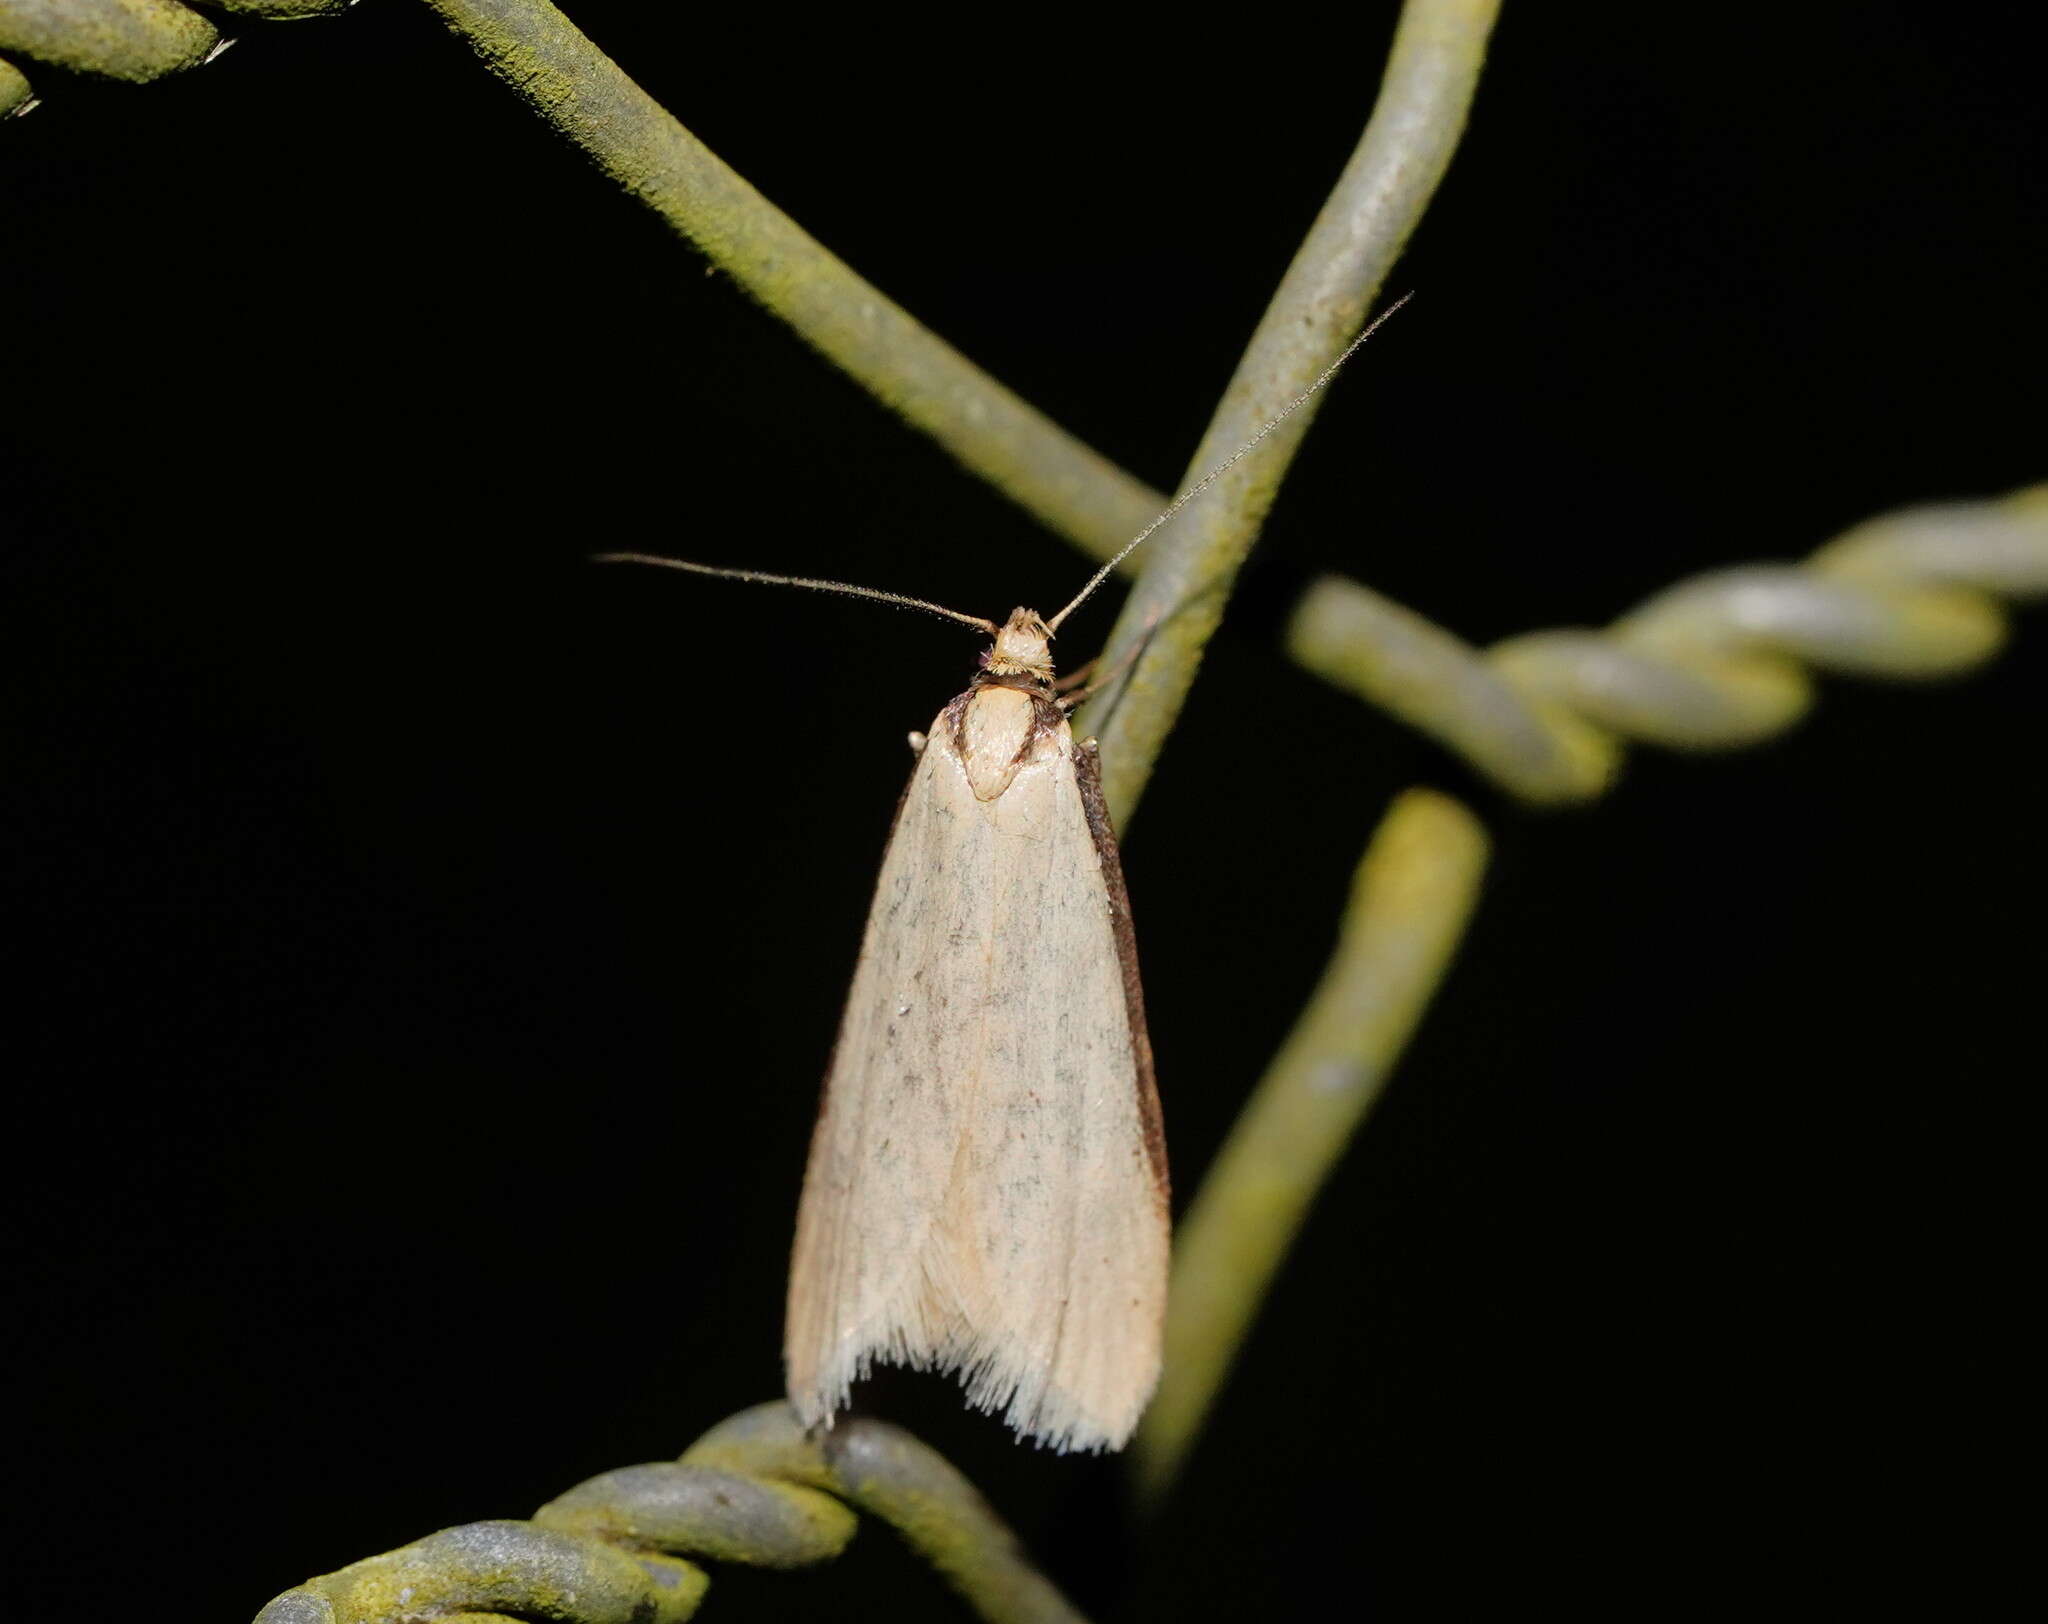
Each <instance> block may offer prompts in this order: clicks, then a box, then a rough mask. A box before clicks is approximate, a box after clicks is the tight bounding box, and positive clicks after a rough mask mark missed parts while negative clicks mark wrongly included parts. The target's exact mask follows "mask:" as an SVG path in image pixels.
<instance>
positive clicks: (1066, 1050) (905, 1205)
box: [600, 300, 1405, 1451]
mask: <svg viewBox="0 0 2048 1624" xmlns="http://www.w3.org/2000/svg"><path fill="white" fill-rule="evenodd" d="M1401 302H1405V300H1403V301H1401ZM1399 307H1400V304H1399V303H1396V304H1395V305H1393V306H1391V307H1389V309H1388V310H1387V311H1385V312H1384V313H1382V315H1381V316H1380V317H1379V318H1378V319H1377V320H1376V321H1374V322H1373V323H1372V324H1371V325H1370V326H1368V327H1367V328H1366V329H1365V330H1364V331H1363V332H1361V333H1360V334H1359V335H1358V337H1357V338H1356V339H1354V340H1353V341H1352V343H1351V344H1350V346H1349V347H1347V348H1346V349H1345V351H1344V352H1343V354H1342V355H1340V356H1339V357H1338V358H1337V360H1336V361H1335V362H1334V363H1332V365H1331V366H1330V367H1329V368H1328V369H1327V370H1326V371H1325V372H1324V373H1323V374H1322V376H1321V377H1319V378H1318V379H1317V380H1316V381H1315V382H1314V383H1313V384H1311V385H1310V386H1309V387H1308V388H1307V389H1305V390H1303V391H1302V393H1301V394H1300V395H1298V396H1297V397H1296V398H1295V399H1294V400H1293V401H1292V402H1291V403H1289V404H1288V406H1286V407H1285V408H1284V409H1283V410H1282V411H1280V412H1279V413H1277V414H1276V415H1275V416H1274V417H1273V418H1272V419H1271V420H1270V421H1268V422H1267V423H1266V424H1265V425H1264V427H1262V428H1261V429H1260V430H1259V431H1258V433H1257V434H1255V435H1254V436H1253V437H1252V438H1251V439H1250V440H1248V441H1247V442H1246V443H1245V444H1244V445H1243V446H1242V447H1240V448H1239V450H1238V451H1237V452H1236V453H1235V454H1233V455H1232V456H1231V457H1230V458H1229V459H1227V460H1226V461H1225V462H1223V463H1221V464H1220V465H1218V466H1217V467H1216V468H1215V469H1213V470H1211V471H1210V472H1209V473H1208V474H1207V475H1205V476H1204V477H1203V478H1202V479H1201V480H1199V481H1197V482H1196V483H1195V484H1193V485H1191V486H1189V487H1188V488H1187V489H1186V490H1185V491H1183V492H1182V493H1181V494H1180V495H1179V496H1178V497H1176V498H1175V499H1174V501H1173V502H1172V504H1171V505H1170V506H1168V507H1167V509H1166V510H1165V511H1164V512H1163V513H1161V514H1160V515H1159V517H1158V518H1157V519H1155V520H1154V521H1153V522H1152V523H1151V524H1150V525H1148V526H1146V528H1145V529H1144V530H1143V531H1141V532H1140V533H1139V534H1138V535H1137V536H1136V537H1135V538H1133V539H1132V540H1131V541H1130V542H1129V543H1128V544H1126V545H1125V546H1124V548H1123V549H1122V550H1121V551H1120V552H1119V553H1118V554H1117V555H1116V557H1115V558H1113V559H1111V560H1110V562H1109V563H1107V564H1105V565H1103V566H1102V568H1101V569H1100V570H1099V571H1097V572H1096V574H1095V575H1094V576H1093V577H1092V578H1091V579H1090V580H1089V582H1088V583H1087V585H1086V586H1084V587H1083V588H1082V589H1081V591H1080V593H1079V594H1077V595H1076V596H1075V598H1074V599H1073V601H1072V602H1070V603H1069V604H1068V605H1067V606H1066V607H1065V608H1064V609H1062V610H1060V611H1059V613H1058V614H1055V615H1052V616H1050V617H1042V616H1040V615H1039V614H1037V613H1036V612H1035V611H1033V610H1030V609H1022V608H1020V609H1017V610H1014V611H1013V612H1012V613H1011V615H1010V617H1009V618H1008V619H1007V620H1006V621H1004V622H1003V623H1002V624H1001V625H1000V626H999V625H997V624H996V623H995V622H993V621H990V620H985V619H982V618H980V617H979V616H975V615H966V614H961V613H960V612H959V611H957V610H953V609H947V608H944V607H942V606H941V605H939V604H936V603H930V602H927V601H925V600H923V599H920V598H910V597H905V596H902V595H900V594H897V593H892V592H882V591H878V590H876V589H874V588H871V587H862V586H852V585H849V584H847V583H845V582H841V581H820V580H811V579H806V578H803V577H796V576H784V575H770V574H767V573H764V572H761V571H757V570H743V569H727V568H722V567H718V566H714V565H708V564H696V563H690V562H687V561H685V560H682V559H675V558H667V557H662V556H658V555H654V554H645V553H606V554H602V555H600V561H602V562H611V563H640V564H653V565H658V566H661V567H664V568H670V569H680V570H686V571H689V572H691V573H694V574H701V575H713V576H720V577H724V578H727V579H735V580H742V581H755V582H762V583H766V584H771V585H781V586H798V587H805V588H809V589H812V590H816V591H825V592H838V593H844V594H847V595H850V596H854V597H863V598H873V599H877V600H879V601H881V602H885V603H893V604H898V605H903V606H906V607H910V608H915V609H922V610H926V611H928V612H930V613H932V614H936V615H940V616H944V617H945V618H948V619H951V620H956V621H960V622H963V623H965V624H967V625H969V626H973V627H975V628H977V629H978V630H980V631H982V632H983V633H985V634H986V635H988V636H989V637H990V638H991V639H992V641H991V643H990V646H989V648H988V649H987V650H986V651H985V652H984V653H983V654H982V656H981V661H980V667H979V669H978V670H977V672H976V673H975V675H974V678H973V681H972V682H971V684H970V685H969V687H968V688H967V690H966V691H965V692H964V693H961V694H959V695H958V696H956V697H955V698H954V699H953V700H951V701H950V702H949V703H948V704H947V705H946V706H945V708H944V709H942V710H941V711H940V712H939V714H938V716H937V717H936V718H935V719H934V720H933V722H932V724H931V726H930V728H929V730H928V731H927V732H924V733H913V734H912V735H911V736H910V737H911V745H912V748H913V750H914V751H915V752H916V757H917V761H916V766H915V767H914V768H913V770H912V773H911V777H910V783H909V785H908V786H907V787H906V789H905V790H904V792H903V797H902V800H901V801H900V802H899V803H898V806H897V810H896V821H895V827H894V829H893V830H892V832H891V834H890V836H889V844H888V847H887V850H886V853H885V855H884V857H883V859H882V870H881V875H880V878H879V880H878V881H877V884H876V887H875V897H874V902H873V905H872V907H871V909H870V911H869V914H868V920H867V927H866V931H865V933H864V935H863V937H862V941H861V949H860V958H859V960H858V963H857V965H856V967H855V970H854V976H853V986H852V989H851V990H850V992H849V993H848V995H847V1002H846V1008H845V1012H844V1014H843V1016H842V1018H841V1022H840V1027H839V1037H838V1042H837V1044H836V1045H835V1047H834V1050H833V1056H832V1062H831V1065H830V1068H829V1070H828V1072H827V1075H826V1079H825V1086H824V1093H823V1097H822V1100H821V1103H820V1106H819V1113H818V1121H817V1126H816V1128H815V1130H814V1131H813V1134H812V1138H811V1149H810V1159H809V1164H808V1166H807V1169H806V1171H805V1175H804V1187H803V1196H802V1200H801V1202H800V1204H799V1207H798V1212H797V1226H796V1244H795V1248H794V1251H793V1253H792V1257H791V1262H790V1275H789V1297H788V1311H787V1316H786V1320H785V1326H784V1340H783V1363H784V1369H785V1375H786V1379H787V1386H788V1392H789V1399H790V1403H791V1404H792V1405H793V1406H794V1407H795V1410H796V1412H797V1414H798V1416H799V1417H800V1418H801V1419H802V1421H803V1422H804V1424H805V1425H806V1426H807V1427H825V1426H830V1425H831V1423H832V1420H833V1417H834V1416H835V1415H836V1414H837V1413H838V1412H839V1411H841V1410H842V1409H844V1408H845V1407H846V1405H847V1403H848V1401H849V1399H850V1397H851V1393H852V1388H853V1385H854V1383H856V1382H857V1381H859V1380H861V1379H862V1378H863V1377H865V1376H866V1375H868V1373H869V1372H870V1370H871V1369H872V1367H873V1366H874V1365H876V1364H878V1363H886V1364H898V1365H908V1366H910V1367H912V1368H914V1369H919V1370H926V1369H936V1370H948V1371H956V1372H957V1373H958V1374H959V1378H960V1380H961V1382H962V1384H963V1385H964V1386H965V1388H966V1393H967V1400H968V1402H969V1403H970V1404H972V1405H974V1406H976V1407H977V1408H980V1409H983V1410H1001V1411H1002V1412H1003V1416H1004V1419H1005V1420H1006V1421H1007V1422H1008V1423H1009V1425H1010V1426H1011V1427H1013V1428H1014V1429H1015V1430H1016V1431H1017V1433H1018V1434H1019V1436H1020V1437H1022V1438H1028V1439H1031V1440H1034V1441H1036V1442H1038V1443H1040V1444H1042V1445H1047V1446H1050V1447H1051V1448H1053V1449H1055V1450H1062V1451H1064V1450H1100V1449H1119V1448H1121V1447H1122V1446H1123V1445H1124V1444H1125V1443H1126V1442H1128V1441H1129V1439H1130V1437H1131V1434H1132V1432H1133V1431H1134V1430H1135V1429H1136V1427H1137V1424H1138V1419H1139V1416H1140V1415H1141V1414H1142V1413H1143V1411H1144V1408H1145V1405H1146V1402H1147V1401H1148V1400H1149V1399H1150V1397H1151V1395H1152V1391H1153V1388H1154V1387H1155V1386H1156V1385H1157V1383H1158V1380H1159V1371H1160V1357H1161V1341H1162V1330H1163V1325H1164V1320H1165V1313H1166V1281H1167V1264H1168V1248H1169V1223H1168V1179H1167V1166H1166V1144H1165V1138H1164V1135H1163V1131H1162V1128H1161V1123H1160V1110H1159V1094H1158V1089H1157V1086H1156V1083H1155V1081H1154V1077H1153V1068H1152V1046H1151V1042H1150V1039H1149V1038H1148V1036H1147V1033H1146V1028H1145V1011H1144V997H1143V993H1142V991H1141V988H1140V983H1139V978H1138V962H1137V950H1136V945H1135V942H1134V939H1133V935H1132V928H1131V909H1130V902H1129V898H1128V896H1127V894H1126V892H1125V888H1124V879H1123V869H1122V864H1121V862H1120V860H1119V858H1118V854H1117V844H1116V836H1115V834H1114V832H1113V831H1112V830H1111V828H1110V821H1109V815H1108V812H1107V810H1106V809H1105V807H1104V804H1103V797H1102V789H1101V782H1100V777H1099V774H1098V771H1097V746H1096V742H1095V740H1093V739H1081V740H1077V739H1076V738H1075V737H1074V732H1073V728H1072V726H1071V724H1070V723H1069V721H1068V712H1069V711H1070V710H1071V709H1072V708H1073V707H1074V706H1075V704H1077V703H1078V700H1079V698H1080V697H1081V696H1080V695H1079V694H1078V693H1076V692H1074V691H1072V690H1071V684H1069V683H1063V682H1061V681H1059V680H1058V679H1057V678H1056V677H1055V674H1054V668H1053V661H1052V641H1053V637H1054V634H1055V633H1057V632H1058V630H1059V629H1060V626H1061V625H1062V624H1063V623H1064V621H1065V620H1066V618H1067V616H1069V615H1070V614H1072V613H1073V612H1074V611H1075V610H1076V609H1078V608H1079V607H1080V606H1081V605H1082V604H1083V603H1084V602H1086V601H1087V599H1088V598H1089V596H1090V595H1091V594H1092V593H1093V592H1094V591H1095V589H1096V588H1097V587H1098V586H1100V585H1101V584H1102V582H1103V581H1105V580H1106V579H1107V578H1108V576H1109V573H1110V571H1111V570H1112V569H1114V568H1115V566H1116V565H1117V564H1118V563H1119V562H1121V561H1122V559H1123V558H1124V557H1125V555H1127V554H1128V553H1129V552H1131V550H1132V549H1134V548H1135V547H1137V546H1138V544H1139V543H1140V542H1142V541H1144V540H1145V539H1146V537H1148V536H1150V535H1151V534H1152V533H1153V532H1154V531H1155V530H1157V529H1158V528H1159V527H1160V526H1161V525H1163V524H1164V523H1166V521H1167V520H1168V519H1170V518H1172V517H1173V516H1174V514H1176V513H1178V512H1179V511H1180V509H1181V508H1182V507H1183V506H1185V505H1186V504H1187V503H1188V502H1190V501H1192V500H1193V499H1194V498H1195V497H1196V496H1198V495H1199V494H1200V493H1201V492H1202V491H1204V490H1206V489H1207V488H1208V487H1209V485H1210V484H1212V483H1213V482H1214V481H1215V480H1216V479H1218V478H1220V477H1221V476H1222V475H1223V474H1224V473H1225V472H1226V471H1227V470H1228V469H1229V468H1231V467H1232V466H1233V465H1234V464H1235V463H1237V462H1238V461H1239V459H1241V458H1242V457H1244V456H1245V455H1247V454H1248V453H1249V452H1250V451H1251V450H1252V449H1253V447H1255V446H1257V445H1258V444H1259V442H1260V441H1262V440H1263V439H1265V437H1266V436H1267V435H1268V434H1270V433H1272V431H1273V430H1274V429H1276V428H1277V427H1279V425H1280V424H1281V422H1283V421H1284V420H1285V419H1286V418H1287V417H1288V416H1289V415H1290V414H1292V413H1293V412H1294V411H1295V409H1296V408H1297V407H1299V406H1300V405H1301V404H1302V403H1303V402H1304V401H1306V400H1307V399H1308V398H1309V397H1310V396H1311V395H1313V394H1314V393H1315V392H1316V391H1317V390H1318V389H1320V388H1321V387H1322V386H1323V385H1324V384H1325V383H1327V382H1328V381H1329V380H1330V378H1331V377H1332V376H1334V375H1335V373H1336V371H1337V368H1338V367H1339V366H1341V365H1342V364H1343V362H1344V361H1345V360H1346V359H1348V358H1349V357H1350V355H1351V353H1352V352H1353V351H1354V350H1356V349H1357V348H1358V346H1359V345H1360V344H1362V343H1364V342H1365V340H1366V339H1367V338H1369V337H1370V336H1371V335H1372V333H1373V331H1374V330H1375V329H1376V328H1377V327H1378V326H1379V324H1380V322H1382V321H1385V320H1386V318H1387V317H1388V316H1390V315H1392V314H1393V311H1394V310H1396V309H1398V308H1399Z"/></svg>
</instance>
